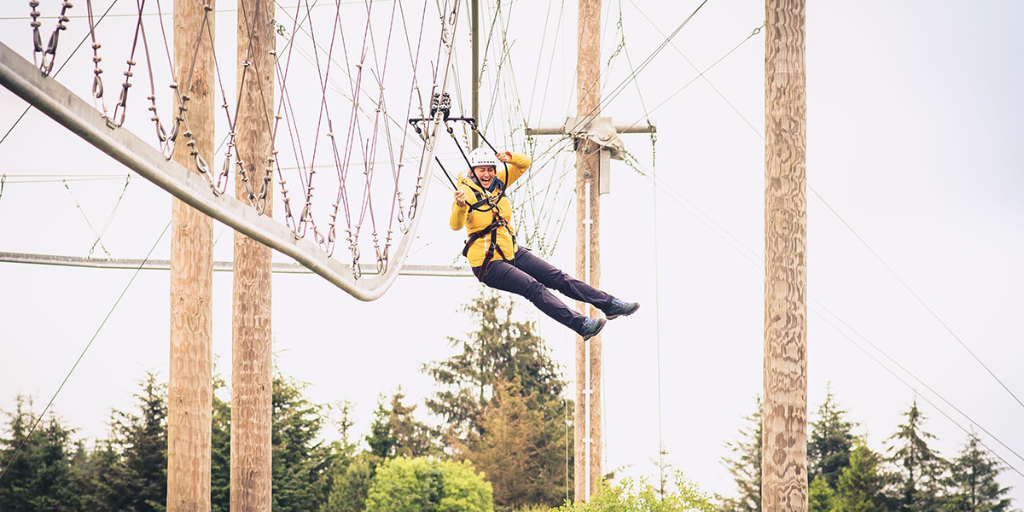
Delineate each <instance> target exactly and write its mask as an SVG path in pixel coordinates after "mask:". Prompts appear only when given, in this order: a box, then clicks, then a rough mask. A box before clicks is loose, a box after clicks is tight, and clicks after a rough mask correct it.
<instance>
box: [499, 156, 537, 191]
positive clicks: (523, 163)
mask: <svg viewBox="0 0 1024 512" xmlns="http://www.w3.org/2000/svg"><path fill="white" fill-rule="evenodd" d="M509 154H510V155H511V156H512V161H511V162H509V163H508V180H507V181H506V182H505V186H508V185H511V184H512V183H513V182H514V181H516V180H517V179H519V177H520V176H522V175H523V174H526V170H527V169H529V168H530V157H528V156H526V155H524V154H522V153H509ZM498 172H499V173H501V170H499V171H498Z"/></svg>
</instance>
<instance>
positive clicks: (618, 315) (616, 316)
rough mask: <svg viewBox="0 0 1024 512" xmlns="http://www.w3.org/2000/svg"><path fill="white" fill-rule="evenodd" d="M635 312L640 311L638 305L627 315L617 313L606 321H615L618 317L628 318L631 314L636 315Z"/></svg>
mask: <svg viewBox="0 0 1024 512" xmlns="http://www.w3.org/2000/svg"><path fill="white" fill-rule="evenodd" d="M637 311H640V304H637V305H636V307H635V308H633V311H630V312H629V313H619V314H617V315H612V316H610V317H608V320H615V319H616V318H618V317H620V316H629V315H632V314H633V313H636V312H637Z"/></svg>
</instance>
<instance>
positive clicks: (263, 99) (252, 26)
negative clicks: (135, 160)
mask: <svg viewBox="0 0 1024 512" xmlns="http://www.w3.org/2000/svg"><path fill="white" fill-rule="evenodd" d="M245 1H246V0H239V6H240V7H241V8H240V9H239V11H240V12H241V13H242V22H243V23H245V25H246V26H247V27H248V34H247V36H248V41H247V44H246V48H245V59H244V60H243V62H242V76H241V78H240V79H239V80H238V87H237V90H238V95H237V97H236V98H235V120H236V121H237V120H238V113H239V111H240V110H241V106H242V96H243V93H242V88H243V87H244V86H245V78H246V76H247V74H248V71H249V66H250V65H251V66H252V67H253V73H255V75H256V77H257V79H256V86H257V90H258V91H259V95H260V104H261V106H262V108H261V109H260V112H262V113H263V120H264V121H266V123H267V133H270V134H271V135H273V133H274V123H272V122H271V121H270V114H269V112H272V111H273V102H271V103H270V105H269V106H268V104H267V94H266V91H265V90H264V87H263V81H262V80H259V79H258V77H259V76H260V70H259V66H258V65H257V63H256V62H257V60H256V59H250V57H251V56H252V54H253V47H252V35H253V32H254V31H255V30H256V22H257V21H259V12H255V13H253V15H252V22H250V21H249V11H248V9H246V8H245ZM272 20H273V18H271V20H267V21H266V23H267V24H271V25H272ZM207 30H208V32H209V35H210V44H211V45H213V33H212V31H210V30H209V26H207ZM273 54H274V60H275V61H276V60H277V55H276V51H274V52H273ZM213 62H214V65H215V66H216V69H217V76H218V80H219V79H220V66H219V65H218V64H217V59H216V57H214V61H213ZM275 68H276V66H275ZM272 72H273V71H272ZM221 90H222V91H223V85H222V87H221ZM225 102H226V98H225ZM225 110H226V109H225ZM231 133H234V129H232V130H231ZM273 155H274V149H273V138H272V139H271V149H270V154H269V155H267V160H268V161H267V162H266V164H265V165H266V167H265V168H264V172H263V183H262V188H261V190H260V191H259V192H260V193H259V194H253V189H252V187H251V186H249V178H248V176H246V173H245V162H242V160H241V159H240V158H237V156H236V158H237V160H236V163H237V166H238V170H239V174H240V175H241V177H242V182H243V183H244V184H245V185H246V191H247V192H248V194H249V203H250V205H251V206H253V207H254V208H255V209H256V211H257V213H259V214H261V215H262V214H263V212H264V211H265V209H266V203H265V200H266V195H267V190H268V189H269V184H270V181H271V180H272V179H273V167H271V165H270V161H269V160H270V159H271V158H273ZM225 170H226V169H225ZM253 196H255V198H254V197H253ZM253 199H256V200H257V202H256V204H252V203H253Z"/></svg>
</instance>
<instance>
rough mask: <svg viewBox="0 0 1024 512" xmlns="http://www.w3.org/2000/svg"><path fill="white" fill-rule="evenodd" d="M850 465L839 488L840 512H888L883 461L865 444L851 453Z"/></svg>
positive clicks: (838, 501)
mask: <svg viewBox="0 0 1024 512" xmlns="http://www.w3.org/2000/svg"><path fill="white" fill-rule="evenodd" d="M849 460H850V464H849V465H848V466H847V467H846V468H844V469H843V471H842V474H841V475H840V476H839V482H838V483H837V485H836V487H837V489H836V497H835V501H834V503H835V505H836V506H835V508H834V510H835V511H836V512H886V511H887V510H889V508H888V506H887V501H886V498H885V495H884V494H883V491H884V489H885V478H884V476H883V475H882V474H881V472H880V469H879V464H880V462H879V458H878V455H877V454H875V452H873V451H871V450H870V449H869V448H868V447H867V446H866V445H865V444H864V443H863V442H861V443H858V444H857V446H856V447H855V448H854V449H853V451H852V452H850V459H849Z"/></svg>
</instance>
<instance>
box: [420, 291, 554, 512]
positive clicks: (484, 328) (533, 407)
mask: <svg viewBox="0 0 1024 512" xmlns="http://www.w3.org/2000/svg"><path fill="white" fill-rule="evenodd" d="M462 310H463V311H464V312H467V313H469V315H470V316H471V318H473V319H474V320H476V321H477V322H478V329H477V330H475V331H473V332H471V333H469V339H468V340H458V339H456V338H449V341H450V342H451V343H452V345H454V346H456V347H460V348H461V349H462V350H461V352H459V353H457V354H455V355H454V356H452V357H450V358H449V359H447V360H444V361H439V362H434V363H431V364H429V365H426V366H425V368H424V370H425V371H426V372H427V374H428V375H430V376H431V377H433V378H434V380H435V381H436V382H437V383H438V384H439V385H440V386H441V387H442V388H443V389H442V390H441V391H440V392H438V393H437V394H436V395H435V396H434V397H433V398H432V399H430V400H427V407H428V408H429V409H430V411H431V412H433V413H434V414H437V415H439V416H441V417H442V418H443V419H444V420H445V425H447V426H448V430H447V431H445V432H442V434H444V441H445V442H446V444H447V445H448V446H449V447H450V448H452V449H453V451H454V452H455V453H456V454H457V456H458V457H459V458H460V459H462V460H472V461H474V462H475V463H478V464H479V469H480V470H481V471H483V472H484V473H485V475H486V478H488V480H490V481H491V482H492V483H493V484H494V486H495V504H496V505H497V506H498V507H511V506H519V505H520V504H532V505H540V504H547V505H552V506H554V505H558V504H559V503H560V502H561V501H562V498H563V497H564V495H565V488H566V486H567V485H570V484H569V483H568V482H567V481H566V480H567V477H566V471H565V466H566V450H565V447H566V441H565V437H566V428H567V420H566V418H567V411H568V410H571V408H572V403H571V402H569V401H567V400H565V399H564V398H563V397H562V392H563V391H564V390H565V386H566V382H565V381H564V380H563V379H562V377H561V374H560V370H559V368H558V366H557V365H556V364H555V363H554V362H553V361H552V360H551V358H550V357H549V355H548V352H547V350H546V348H545V346H544V342H543V340H542V339H541V338H540V337H539V336H538V335H537V334H536V327H535V325H534V323H533V322H529V321H519V320H517V319H516V314H515V311H516V310H515V302H514V301H512V300H511V299H508V298H503V296H502V295H500V294H499V293H498V292H496V291H494V290H485V291H482V292H481V294H480V295H479V296H478V297H476V298H475V299H473V300H472V301H471V302H470V303H469V304H467V305H465V306H463V308H462ZM513 383H514V384H513ZM512 394H514V395H515V396H512ZM570 428H571V427H570ZM510 431H516V432H518V433H519V434H521V437H517V438H515V439H512V438H509V439H510V440H512V441H514V442H513V443H512V444H513V445H514V446H512V445H505V444H503V441H499V440H498V438H500V437H503V436H504V437H506V438H508V436H509V434H508V433H509V432H510ZM499 455H500V456H499ZM501 457H511V458H510V459H506V463H504V464H502V463H501ZM569 464H570V466H571V465H572V460H571V456H570V460H569ZM570 474H571V470H570ZM499 479H500V480H501V482H499V481H498V480H499ZM502 482H504V483H502ZM505 484H508V485H505Z"/></svg>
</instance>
